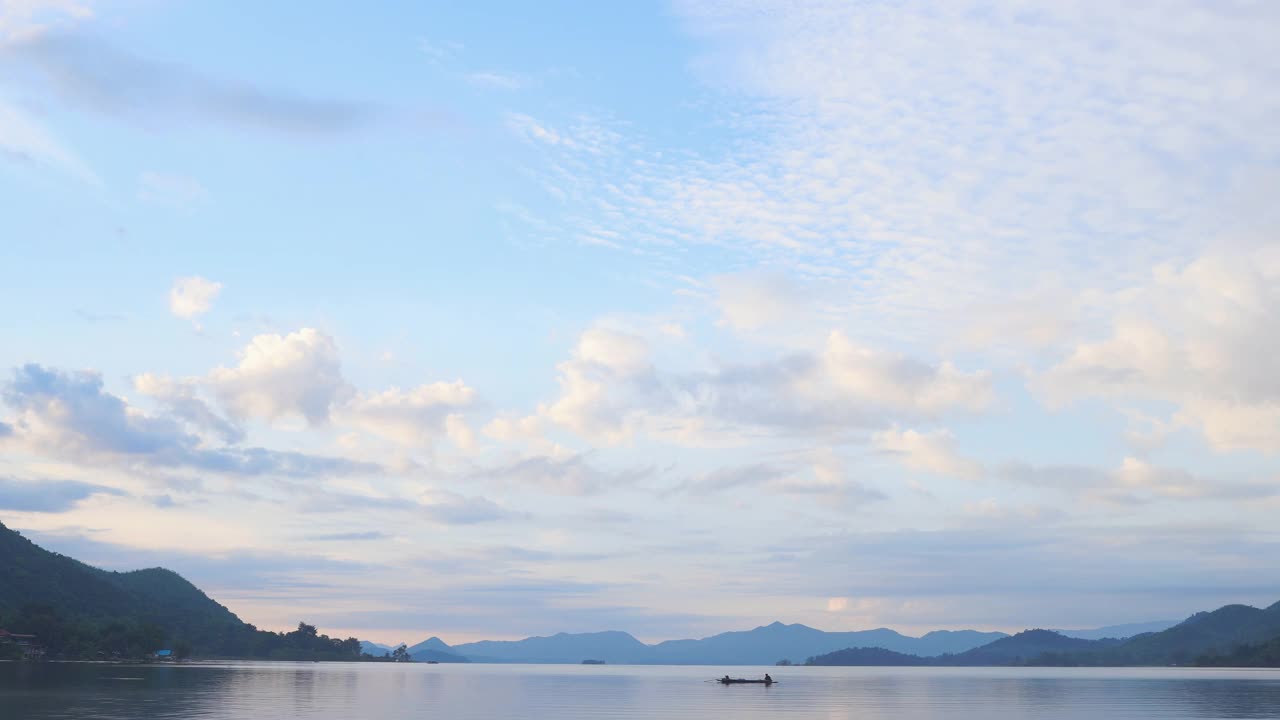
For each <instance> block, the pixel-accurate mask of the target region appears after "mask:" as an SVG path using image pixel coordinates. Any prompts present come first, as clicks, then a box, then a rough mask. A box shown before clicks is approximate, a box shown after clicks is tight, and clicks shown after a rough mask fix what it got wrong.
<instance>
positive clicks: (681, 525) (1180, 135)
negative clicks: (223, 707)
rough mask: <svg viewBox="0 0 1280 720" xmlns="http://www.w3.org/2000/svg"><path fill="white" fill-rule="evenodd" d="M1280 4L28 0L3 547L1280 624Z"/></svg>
mask: <svg viewBox="0 0 1280 720" xmlns="http://www.w3.org/2000/svg"><path fill="white" fill-rule="evenodd" d="M1277 29H1280V14H1278V13H1277V11H1276V9H1275V8H1274V7H1273V6H1271V5H1269V4H1265V3H1196V2H1175V3H1172V4H1162V5H1160V6H1149V7H1148V6H1141V5H1138V4H1133V5H1132V6H1123V7H1116V6H1115V5H1114V4H1108V3H1102V2H1085V3H1077V4H1073V5H1072V6H1070V7H1066V6H1064V5H1063V4H1061V3H1034V2H1033V3H1025V2H1001V1H997V0H992V1H991V2H957V3H949V4H947V5H946V6H943V7H939V6H937V5H936V4H933V3H916V2H901V3H880V2H849V3H846V2H839V3H825V2H812V3H810V2H801V3H771V2H741V3H735V2H706V3H696V2H675V3H626V4H617V3H578V2H565V3H550V4H547V3H540V4H537V5H536V6H535V5H531V4H526V3H511V4H505V3H473V4H470V5H468V6H467V7H465V8H464V7H461V6H457V5H456V4H455V5H449V4H439V5H433V4H420V3H405V4H403V5H384V6H382V7H380V8H378V9H377V10H376V11H375V10H369V9H360V10H355V9H352V8H351V7H350V6H348V5H345V4H339V3H313V4H308V5H307V6H306V7H305V8H303V7H302V6H288V5H285V4H276V5H273V6H271V7H263V8H259V7H255V8H253V11H252V12H247V11H246V9H245V8H244V7H240V6H232V5H228V4H226V3H212V2H205V3H196V2H172V3H159V2H149V1H146V0H137V1H135V2H123V3H95V2H77V1H76V0H60V1H49V2H45V1H43V0H17V1H12V0H11V1H9V2H0V270H2V271H3V275H2V277H3V283H2V284H0V290H2V294H0V300H3V302H0V337H3V338H4V342H0V368H3V369H4V370H3V373H2V374H0V375H2V378H3V380H2V383H3V384H0V401H2V402H0V520H2V521H3V522H5V523H6V524H7V525H10V526H11V527H16V528H20V529H22V530H23V531H25V532H27V533H29V534H30V535H31V536H32V537H34V538H36V539H38V540H39V541H41V542H44V543H46V544H47V545H48V546H50V547H53V548H55V549H58V550H61V551H63V552H67V553H68V554H72V555H75V556H77V557H82V558H83V559H86V560H88V561H91V562H95V563H99V564H102V565H105V566H109V567H113V568H127V567H137V566H144V565H154V564H164V565H166V566H168V567H171V568H173V569H175V570H177V571H179V572H182V573H184V574H185V575H187V576H189V577H190V578H191V579H192V580H193V581H195V582H196V583H197V584H199V585H200V586H201V587H203V588H205V589H206V590H207V591H208V592H210V594H212V595H213V596H214V597H216V598H218V599H219V600H221V601H223V602H224V603H225V604H227V605H228V606H230V607H231V608H232V609H233V610H234V611H236V612H237V613H239V614H240V615H241V616H242V617H243V618H245V619H246V620H248V621H251V622H254V623H256V624H258V625H260V626H263V627H270V628H283V627H288V626H291V625H293V624H295V623H296V622H297V621H298V619H300V618H299V617H297V616H298V615H299V614H300V613H301V614H302V615H304V616H305V619H306V620H307V621H308V622H314V623H317V624H319V625H321V626H323V627H325V628H327V629H330V630H332V631H336V632H340V633H350V634H356V635H359V636H360V637H362V638H367V639H371V640H379V641H384V642H396V641H400V640H415V639H420V638H421V637H426V636H427V635H431V634H435V635H440V636H441V637H444V638H446V639H448V640H455V641H461V640H470V639H477V638H481V637H488V638H502V637H520V636H524V635H529V634H538V633H551V632H556V631H561V630H567V631H593V630H605V629H622V630H629V631H631V632H633V633H635V634H636V635H637V636H639V637H641V638H644V639H666V638H671V637H686V636H698V635H705V634H710V633H713V632H717V631H721V630H727V629H735V628H742V627H749V626H753V625H755V624H763V623H767V622H770V621H773V620H775V619H781V620H784V621H788V622H805V623H808V624H811V625H814V626H817V627H822V628H829V629H856V628H866V627H876V626H882V625H885V626H891V627H895V628H900V629H903V630H905V631H919V630H927V629H934V628H939V627H978V628H997V629H1005V630H1016V629H1021V628H1023V627H1034V626H1055V627H1070V626H1091V625H1102V624H1112V623H1120V622H1131V621H1143V620H1150V619H1157V618H1164V617H1179V616H1181V615H1185V614H1187V613H1190V612H1192V611H1194V610H1198V609H1203V608H1207V607H1212V606H1216V605H1218V604H1223V603H1227V602H1252V603H1270V602H1274V600H1275V598H1276V596H1278V595H1280V583H1278V582H1277V581H1276V578H1277V577H1280V575H1278V574H1277V570H1280V567H1278V566H1277V562H1276V560H1275V558H1276V557H1277V556H1280V555H1278V553H1277V536H1276V533H1275V532H1274V530H1273V525H1274V522H1273V521H1272V520H1271V518H1273V517H1274V516H1275V513H1276V511H1277V510H1280V464H1278V462H1277V458H1276V454H1277V451H1280V382H1278V381H1277V379H1276V378H1277V376H1276V374H1275V373H1274V370H1273V360H1272V358H1273V357H1275V355H1276V353H1277V351H1280V340H1277V338H1278V337H1280V335H1278V334H1277V333H1276V332H1275V328H1276V327H1278V326H1280V242H1278V241H1277V229H1278V228H1280V222H1278V221H1280V211H1278V210H1277V207H1276V206H1275V203H1274V202H1273V199H1272V195H1273V194H1274V193H1273V192H1272V191H1271V189H1273V188H1274V187H1276V184H1277V181H1280V141H1278V140H1277V135H1276V133H1275V132H1274V127H1275V120H1276V118H1277V117H1278V116H1280V92H1278V91H1277V89H1276V88H1275V83H1274V78H1275V77H1276V76H1277V73H1278V72H1280V67H1277V64H1278V63H1280V60H1277V57H1276V55H1275V53H1274V52H1272V51H1271V50H1270V40H1271V38H1273V37H1274V35H1275V32H1276V30H1277Z"/></svg>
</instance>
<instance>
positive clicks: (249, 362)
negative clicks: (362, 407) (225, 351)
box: [208, 328, 353, 426]
mask: <svg viewBox="0 0 1280 720" xmlns="http://www.w3.org/2000/svg"><path fill="white" fill-rule="evenodd" d="M208 381H209V384H210V385H211V386H212V387H213V390H214V393H215V394H216V395H217V396H218V400H219V401H220V402H221V403H222V405H223V406H224V407H226V408H227V410H228V411H229V412H230V413H231V414H232V415H234V416H235V417H238V418H262V419H265V420H269V421H273V420H277V419H279V418H287V417H301V418H304V419H305V420H306V421H307V423H308V424H310V425H312V426H317V425H324V424H325V423H327V422H328V421H329V413H330V411H331V409H332V408H333V406H334V405H335V404H337V403H340V402H343V401H345V400H347V399H348V398H349V397H350V396H351V394H352V392H353V391H352V388H351V386H350V385H348V383H347V381H346V380H345V379H343V377H342V362H341V358H340V357H339V354H338V344H337V343H336V342H334V340H333V338H332V337H330V336H328V335H326V334H324V333H322V332H320V331H319V330H315V329H312V328H303V329H301V330H298V331H297V332H292V333H289V334H288V335H273V334H266V335H258V336H257V337H255V338H253V340H252V341H250V343H249V345H248V346H247V347H245V349H244V350H242V351H241V352H240V363H239V365H237V366H236V367H234V368H226V367H219V368H216V369H215V370H214V371H213V372H211V373H210V374H209V379H208Z"/></svg>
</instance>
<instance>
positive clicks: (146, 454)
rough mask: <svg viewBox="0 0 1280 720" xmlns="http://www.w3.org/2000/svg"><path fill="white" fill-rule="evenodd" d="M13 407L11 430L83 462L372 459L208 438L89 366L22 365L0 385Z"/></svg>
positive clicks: (359, 469)
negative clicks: (116, 389)
mask: <svg viewBox="0 0 1280 720" xmlns="http://www.w3.org/2000/svg"><path fill="white" fill-rule="evenodd" d="M0 398H2V399H3V400H4V402H5V403H6V404H7V405H9V407H11V408H13V409H14V410H15V411H17V416H16V418H15V419H14V422H13V426H14V430H15V431H14V436H15V438H16V439H17V441H18V442H21V443H25V444H26V445H27V446H28V447H30V448H31V449H33V450H36V451H38V452H41V453H47V454H50V455H53V456H55V457H58V458H60V459H63V460H73V461H78V462H82V463H94V462H100V461H108V462H113V463H116V464H123V465H126V466H127V465H132V464H139V465H141V466H147V467H155V468H189V469H193V470H203V471H208V472H217V473H225V474H229V475H280V476H288V477H317V476H325V475H350V474H359V473H371V472H375V471H377V470H378V469H379V468H378V466H376V465H373V464H371V463H362V462H354V461H350V460H344V459H341V458H331V457H323V456H314V455H307V454H304V453H296V452H277V451H273V450H268V449H265V448H255V447H250V448H232V447H218V446H209V445H207V444H206V443H204V442H203V441H202V439H201V438H200V437H199V436H197V435H194V434H191V433H188V432H187V431H186V430H185V429H184V428H183V427H182V425H181V424H180V423H179V422H178V421H176V420H174V419H170V418H165V417H155V416H152V415H148V414H146V413H145V412H143V411H141V410H140V409H138V408H136V407H133V406H131V405H129V404H128V403H127V402H125V400H124V399H122V398H120V397H119V396H117V395H113V394H111V393H109V392H106V391H105V390H104V388H103V383H102V376H101V375H99V374H98V373H95V372H88V371H82V372H74V373H69V372H64V371H60V370H54V369H48V368H45V367H42V366H40V365H34V364H29V365H24V366H22V367H20V368H18V369H17V370H15V371H14V374H13V378H12V379H11V380H10V381H9V382H7V383H5V384H4V385H3V386H2V387H0Z"/></svg>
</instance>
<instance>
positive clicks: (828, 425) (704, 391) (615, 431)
mask: <svg viewBox="0 0 1280 720" xmlns="http://www.w3.org/2000/svg"><path fill="white" fill-rule="evenodd" d="M558 367H559V371H560V386H561V395H560V397H559V398H558V399H557V400H556V401H555V402H553V403H551V404H549V405H545V406H543V407H542V408H541V413H542V415H543V416H545V417H546V418H547V419H549V420H551V421H552V422H555V423H558V424H560V425H563V426H565V427H568V428H569V429H571V430H574V431H576V432H578V433H580V434H582V435H584V436H586V437H589V438H592V439H596V440H599V441H601V442H605V443H617V442H621V441H624V440H626V439H628V438H629V437H630V436H631V435H632V434H634V433H635V432H636V431H637V430H638V429H641V428H648V429H650V430H651V431H653V432H659V433H661V432H663V431H664V428H665V429H671V428H676V429H680V428H684V429H687V428H689V423H691V422H694V423H703V424H710V425H714V426H717V427H736V428H744V427H757V428H760V427H763V428H771V429H780V430H784V431H802V430H833V429H839V428H842V427H855V428H866V427H868V426H875V425H882V424H883V423H884V422H885V421H887V420H888V421H892V420H894V419H898V418H904V419H936V418H939V417H942V416H945V415H947V414H952V413H969V412H978V411H982V410H984V409H985V408H987V407H988V406H989V405H990V404H991V402H992V400H993V398H994V390H993V389H992V386H991V378H990V375H989V374H988V373H986V372H965V371H962V370H960V369H958V368H957V367H956V366H955V365H953V364H951V363H949V362H942V363H939V364H937V365H930V364H927V363H924V362H920V361H918V360H915V359H913V358H910V357H907V356H904V355H901V354H897V353H892V352H887V351H882V350H876V349H873V348H869V347H866V346H863V345H859V344H857V343H855V342H853V341H852V340H851V339H850V338H849V337H848V336H846V335H845V334H843V333H841V332H832V333H831V334H830V335H829V336H828V337H827V341H826V343H825V345H824V346H823V347H822V349H821V350H817V351H810V352H801V353H794V354H791V355H787V356H783V357H779V358H776V359H773V360H769V361H765V362H761V363H756V364H753V365H748V364H727V365H724V366H721V367H717V368H715V369H713V370H710V371H691V372H664V371H661V370H659V369H658V368H656V367H654V366H653V365H652V363H651V361H650V358H649V352H648V348H647V345H646V344H645V343H644V341H643V340H642V339H640V338H638V337H635V336H631V335H625V334H621V333H617V332H612V331H599V330H591V331H588V332H587V333H584V334H583V336H582V338H581V339H580V341H579V343H578V345H577V347H576V348H575V349H574V353H573V357H572V358H571V359H570V360H568V361H566V362H564V363H561V364H560V365H559V366H558ZM677 434H678V433H677Z"/></svg>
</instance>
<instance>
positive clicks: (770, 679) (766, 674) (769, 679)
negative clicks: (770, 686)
mask: <svg viewBox="0 0 1280 720" xmlns="http://www.w3.org/2000/svg"><path fill="white" fill-rule="evenodd" d="M764 681H765V682H766V683H771V682H773V678H771V677H769V673H765V674H764Z"/></svg>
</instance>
